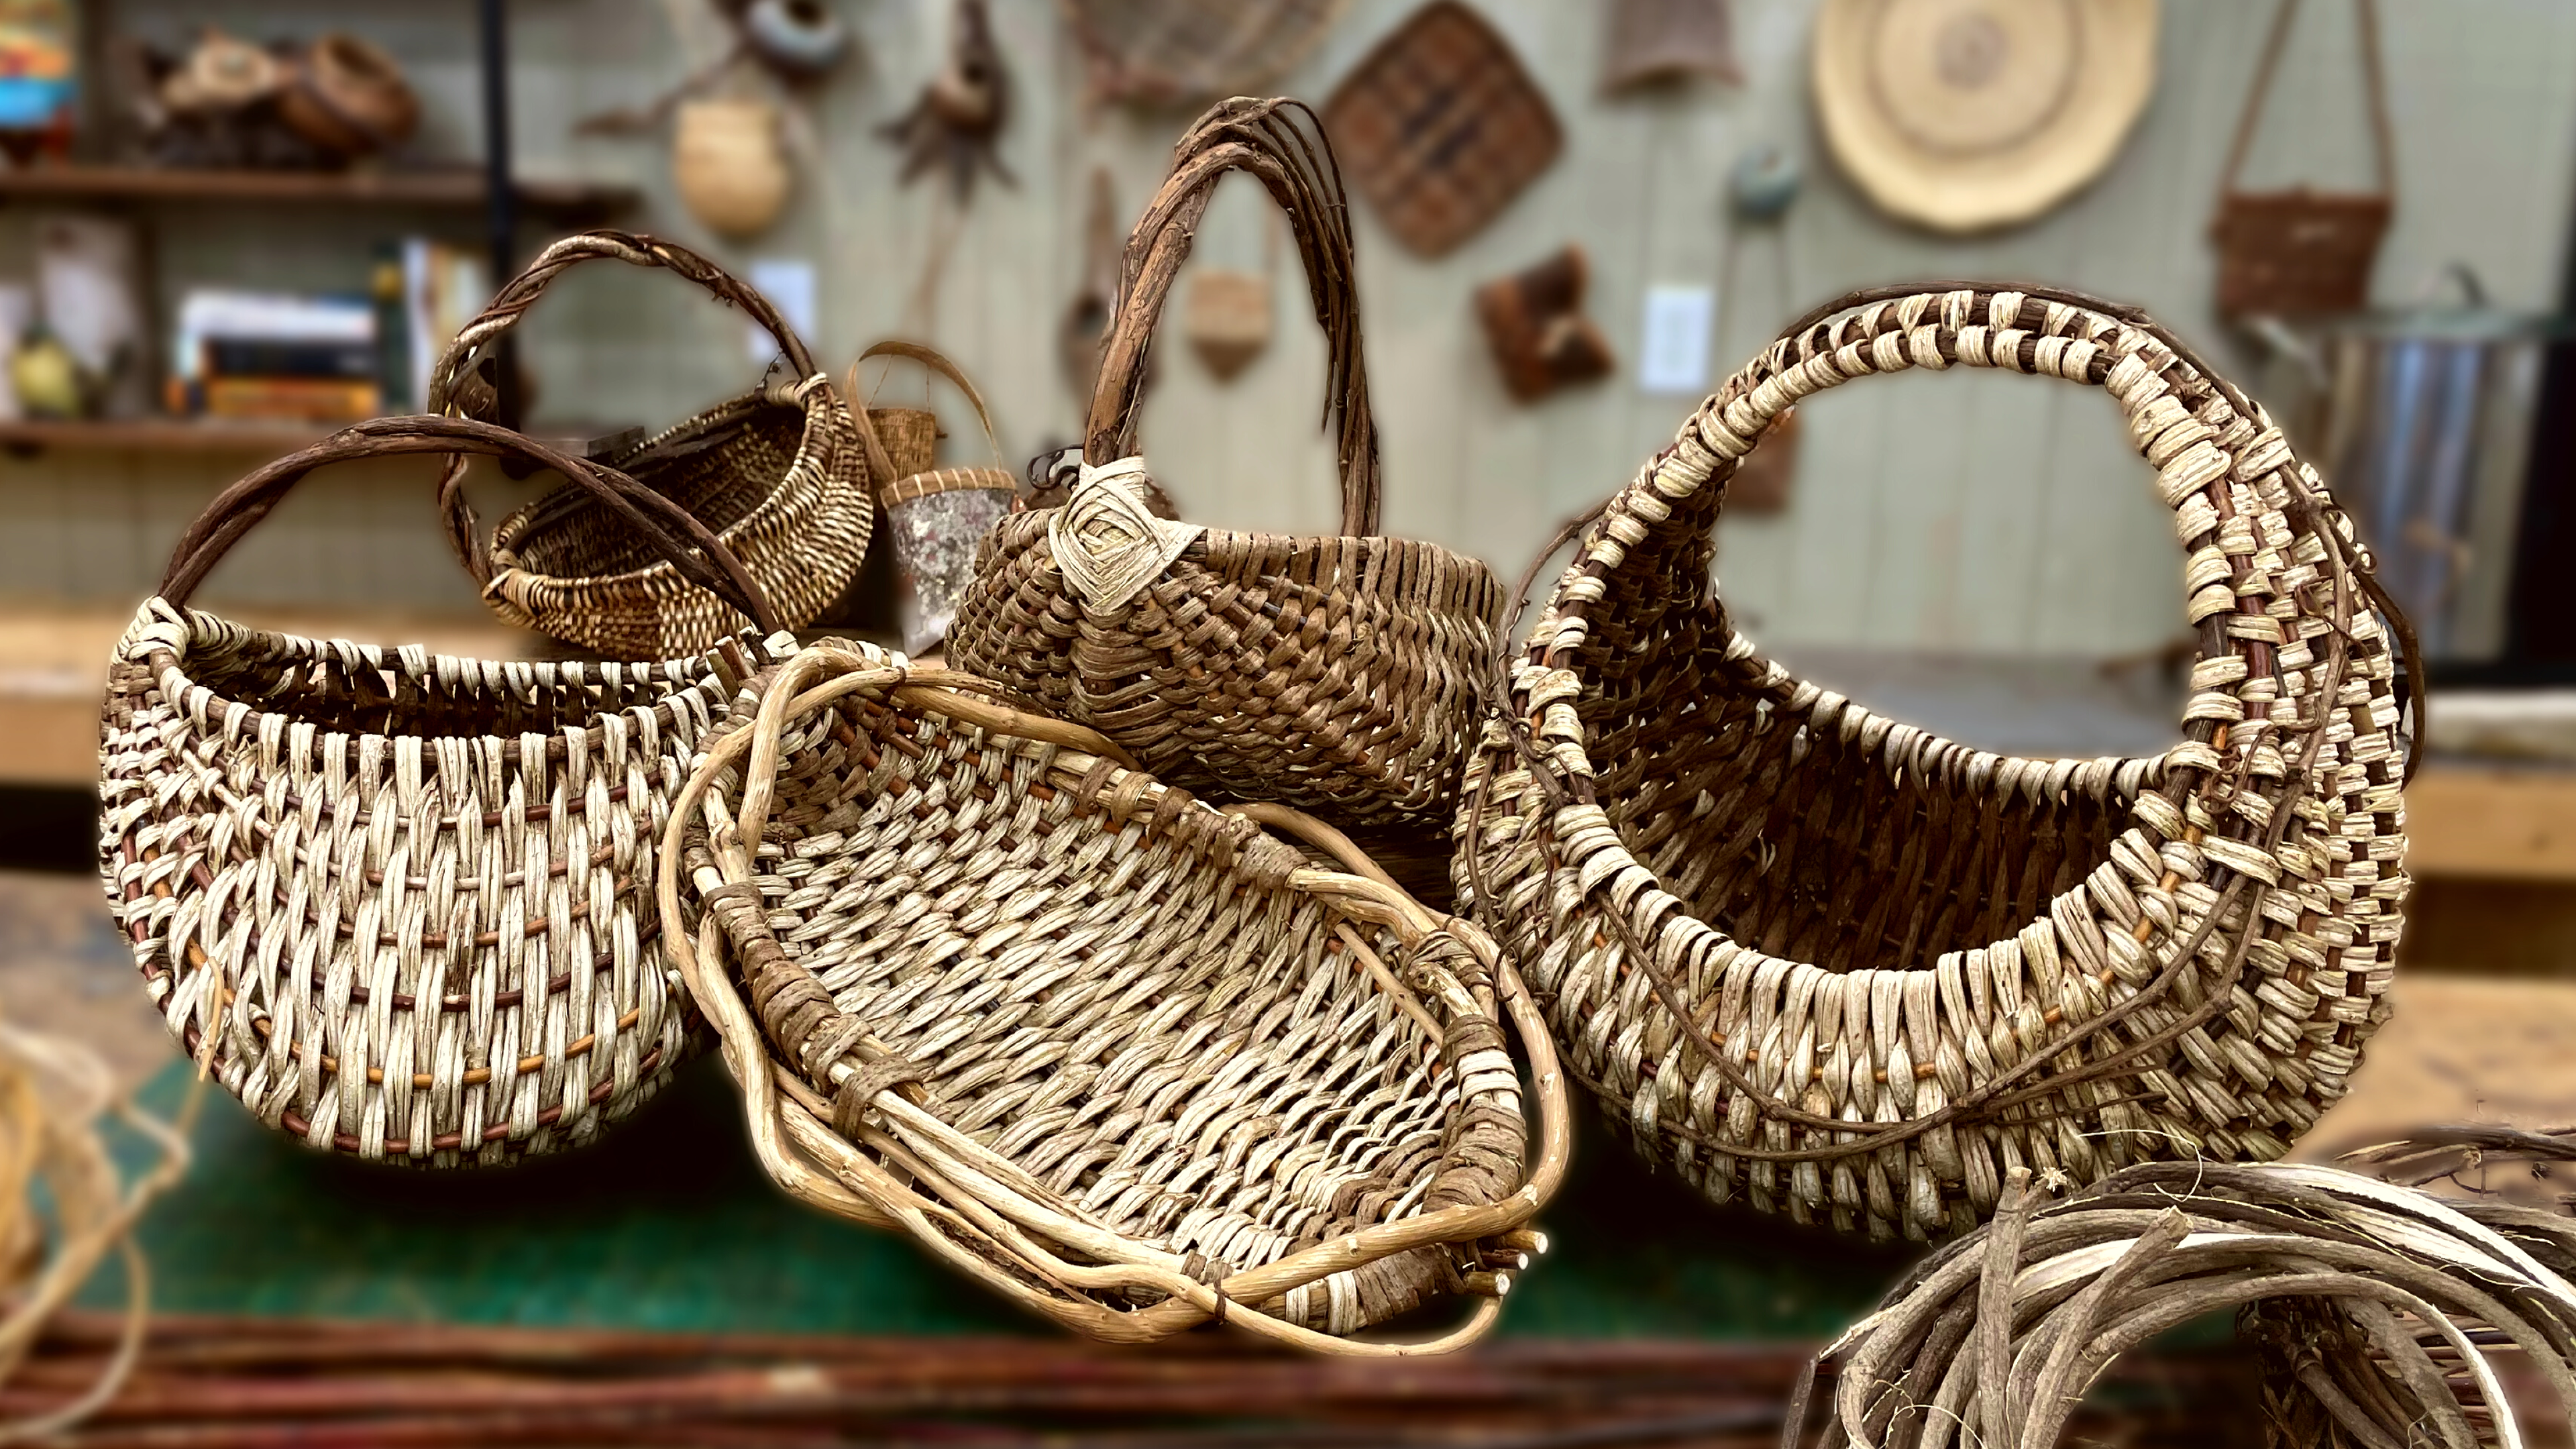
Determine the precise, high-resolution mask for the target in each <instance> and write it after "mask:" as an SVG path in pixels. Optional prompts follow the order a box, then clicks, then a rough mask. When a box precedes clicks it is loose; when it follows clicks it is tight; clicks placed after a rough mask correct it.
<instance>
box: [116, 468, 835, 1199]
mask: <svg viewBox="0 0 2576 1449" xmlns="http://www.w3.org/2000/svg"><path fill="white" fill-rule="evenodd" d="M416 453H426V454H448V455H451V456H455V455H462V454H488V455H493V456H501V457H518V458H522V459H525V460H527V461H529V462H532V463H535V464H537V465H539V466H541V467H548V468H553V469H556V470H558V471H560V472H561V473H562V474H563V475H564V476H565V477H566V478H567V479H569V480H571V486H573V487H576V488H579V489H582V490H583V491H585V492H587V493H589V494H591V495H592V496H594V497H596V498H597V499H599V501H600V504H601V507H602V509H603V510H604V511H605V512H606V513H607V514H608V515H609V516H612V517H616V518H618V519H619V520H620V521H621V522H623V523H624V524H625V525H626V526H628V527H631V528H633V529H635V530H636V533H637V536H638V537H639V538H641V539H643V540H645V541H646V542H647V543H648V544H649V545H650V546H651V547H653V548H655V549H656V550H659V551H662V552H663V553H664V555H665V556H666V557H668V558H669V559H670V560H671V562H672V565H673V568H674V571H675V572H676V573H678V574H679V575H680V576H682V577H685V578H688V579H690V580H692V581H693V585H694V586H699V587H705V588H708V589H711V590H713V591H714V593H715V594H716V596H718V597H722V598H723V599H725V600H726V601H727V603H728V606H729V607H731V608H733V609H735V610H738V611H740V612H741V613H743V614H745V615H747V616H748V617H751V618H753V619H758V620H762V621H763V627H764V628H765V627H766V623H767V616H768V605H767V604H766V602H764V601H763V600H762V598H761V596H760V593H759V589H758V587H757V586H756V585H754V584H753V583H751V581H750V579H749V575H748V574H747V573H746V572H745V571H744V570H743V568H742V566H741V564H740V563H739V562H738V561H736V560H734V559H732V558H731V557H730V556H729V555H728V554H727V553H726V551H725V548H724V546H723V544H722V543H720V542H719V541H718V540H717V539H716V537H715V536H714V535H713V534H712V533H710V532H708V531H707V529H706V528H705V527H703V526H702V525H700V524H698V523H697V521H696V520H694V519H692V518H691V517H689V515H688V514H687V513H686V512H685V511H684V510H682V509H680V508H678V507H677V506H676V505H674V504H672V503H671V502H670V501H669V500H668V499H665V498H663V497H661V496H660V495H659V494H657V493H655V492H653V491H652V490H651V489H649V488H645V487H643V486H641V485H639V484H637V483H635V482H633V481H632V480H630V479H627V478H623V477H621V476H619V475H618V474H616V473H615V472H614V471H612V470H609V469H606V468H601V467H598V466H596V465H592V464H587V463H584V462H582V461H581V460H579V459H576V458H570V457H566V456H563V455H561V454H558V453H555V452H553V451H552V450H550V449H547V448H545V447H543V446H541V445H539V444H536V443H532V442H530V441H529V440H527V439H525V438H522V437H520V436H519V435H518V434H516V433H511V432H508V431H505V430H503V429H500V428H495V427H490V426H488V425H485V424H482V423H476V422H470V421H465V420H462V419H450V418H436V417H424V418H387V419H380V420H377V421H375V422H369V423H362V424H359V425H358V426H356V427H354V428H350V429H348V430H346V431H344V432H341V433H339V434H336V435H334V436H333V437H331V438H329V439H327V440H325V441H323V442H322V443H319V444H317V445H315V446H313V447H311V448H307V449H305V450H304V451H302V452H299V453H295V454H293V455H290V456H288V457H286V458H283V459H280V460H279V461H277V462H275V463H272V464H269V465H268V466H267V467H265V468H262V469H260V470H259V471H258V472H256V473H254V474H252V475H251V476H250V477H248V478H245V479H243V480H242V481H241V482H239V483H236V484H234V485H233V486H232V487H231V488H229V489H227V490H226V491H225V492H224V493H223V494H222V496H220V497H218V498H217V499H216V500H215V501H214V503H212V504H211V505H209V506H208V508H207V509H206V511H205V513H204V514H203V515H201V516H200V517H199V518H198V519H197V520H196V522H195V523H193V524H191V525H190V526H189V528H188V530H187V532H186V533H185V534H184V535H183V536H182V537H181V539H180V541H179V545H178V548H177V549H176V550H175V551H174V552H173V554H172V556H171V560H170V568H169V572H168V573H167V574H166V575H165V576H164V580H163V582H162V585H161V587H160V589H159V591H158V592H157V593H156V594H155V595H154V596H153V597H152V598H151V599H150V600H148V601H146V602H145V603H144V605H143V606H142V608H141V609H140V610H138V611H137V612H136V614H135V616H134V622H133V624H132V625H131V626H129V627H128V628H127V630H126V632H125V637H124V638H123V640H122V641H120V642H119V644H118V645H117V650H116V655H115V659H114V661H113V662H112V664H111V665H110V667H109V671H108V684H107V698H106V706H105V710H104V716H105V719H104V730H103V734H102V738H101V742H100V746H99V812H100V824H99V853H100V861H99V872H100V876H101V879H102V882H103V883H104V884H105V886H106V888H107V896H108V904H109V907H110V909H111V911H112V912H113V914H114V917H115V920H116V925H117V929H118V931H119V932H120V933H121V934H122V935H123V936H124V937H125V938H126V940H127V942H128V944H129V945H131V946H132V948H133V951H134V960H135V964H136V966H137V967H138V968H140V969H141V971H142V973H143V979H144V984H145V986H146V987H147V989H148V990H149V991H150V993H151V997H152V1001H153V1004H154V1005H155V1007H157V1008H158V1009H159V1010H160V1012H161V1014H162V1017H163V1019H164V1020H165V1022H166V1023H167V1024H168V1026H169V1028H170V1033H171V1035H172V1036H173V1037H175V1038H177V1039H178V1041H179V1043H180V1045H181V1047H182V1049H183V1050H185V1051H186V1052H187V1053H188V1055H189V1056H191V1057H192V1058H195V1059H196V1060H197V1061H198V1062H199V1063H200V1064H201V1066H202V1068H203V1069H204V1070H205V1071H207V1072H208V1073H210V1074H211V1075H212V1076H214V1077H215V1079H216V1080H218V1081H220V1082H221V1083H223V1085H224V1087H225V1089H226V1090H228V1091H230V1092H232V1093H233V1095H235V1096H237V1097H239V1098H241V1100H242V1102H243V1104H244V1105H245V1106H247V1107H249V1108H250V1110H251V1111H252V1112H253V1113H254V1114H255V1115H256V1116H258V1117H259V1119H260V1120H261V1121H263V1122H265V1123H267V1124H268V1125H270V1126H271V1127H274V1128H277V1129H279V1130H281V1131H284V1132H286V1133H288V1134H290V1135H292V1136H296V1137H300V1138H302V1139H303V1140H304V1141H305V1142H306V1143H307V1144H309V1145H311V1146H313V1147H317V1148H323V1149H330V1150H337V1151H340V1152H345V1153H350V1154H353V1155H355V1156H358V1157H362V1158H367V1159H370V1160H380V1161H391V1162H404V1163H413V1164H420V1165H425V1166H435V1167H461V1166H472V1165H498V1164H503V1163H508V1162H514V1161H517V1160H518V1159H520V1158H522V1157H525V1156H529V1155H533V1154H537V1153H544V1152H551V1151H555V1150H558V1149H561V1148H566V1147H572V1146H577V1145H579V1144H581V1143H584V1142H587V1141H589V1140H591V1139H592V1138H594V1137H596V1136H597V1135H598V1134H599V1132H600V1131H601V1130H602V1128H603V1127H604V1126H605V1125H606V1124H608V1123H610V1122H613V1121H616V1120H617V1119H619V1118H621V1117H624V1116H625V1115H627V1114H628V1113H629V1112H632V1111H633V1110H634V1109H635V1107H636V1106H637V1105H638V1104H640V1103H642V1102H643V1101H644V1100H645V1099H646V1098H648V1097H650V1096H651V1095H652V1094H653V1093H654V1092H655V1091H656V1090H658V1089H659V1088H660V1086H661V1085H662V1083H663V1082H664V1081H665V1080H667V1079H668V1077H669V1076H670V1073H671V1069H672V1067H673V1066H674V1065H675V1064H676V1063H677V1062H678V1061H679V1059H680V1058H681V1057H682V1056H683V1055H684V1054H685V1053H686V1052H687V1051H688V1050H689V1049H690V1046H691V1044H692V1042H693V1040H694V1039H695V1036H696V1033H694V1032H693V1030H692V1027H691V1025H690V1022H691V1019H692V1016H693V1013H692V1012H691V1011H690V1009H689V1004H688V1001H687V998H686V997H685V995H683V994H681V993H680V992H679V991H678V989H677V987H676V986H675V984H674V983H673V981H672V980H671V977H670V974H669V971H668V969H667V967H666V966H665V964H664V960H663V946H662V942H661V940H660V932H659V926H658V921H659V914H658V912H657V911H656V909H655V903H654V896H653V865H654V861H655V858H656V856H655V852H656V851H657V850H658V849H659V848H660V845H661V839H662V826H663V823H664V820H665V817H666V814H667V809H668V806H669V803H670V798H671V792H673V791H674V790H677V789H678V788H679V786H680V784H681V782H682V781H683V780H684V779H685V778H686V773H687V771H686V765H687V762H688V760H689V758H690V757H691V755H692V754H693V753H694V751H695V747H696V742H697V739H698V736H699V734H700V732H701V731H703V730H704V729H705V728H706V727H707V726H708V724H709V722H710V721H711V720H712V719H716V718H721V717H722V716H723V714H724V712H725V709H726V707H727V704H728V703H729V701H730V700H731V698H732V696H733V694H734V691H735V688H736V686H737V684H738V683H739V682H740V681H741V680H742V679H744V678H746V677H747V676H748V675H749V674H750V673H751V672H752V671H753V670H754V669H756V668H758V667H761V666H762V665H765V664H767V663H769V662H770V661H771V659H772V658H774V657H782V656H783V654H784V652H785V651H786V650H787V649H789V648H792V640H791V639H790V638H789V636H787V635H784V634H773V635H771V636H770V638H771V640H772V642H771V643H770V644H767V645H764V644H762V643H761V642H760V640H761V638H762V636H761V635H760V634H757V633H755V634H748V635H745V636H742V637H741V638H739V639H728V640H725V641H723V643H722V644H721V645H720V646H719V648H718V649H717V650H716V651H714V652H712V653H710V654H707V655H701V656H696V657H690V658H682V659H673V660H667V661H659V662H642V663H608V664H579V663H563V664H537V663H527V662H524V661H520V660H494V659H460V658H451V657H447V656H444V655H436V656H434V655H431V654H429V653H428V652H427V651H426V650H424V649H421V648H419V647H418V646H412V647H408V648H400V649H387V648H381V647H378V646H376V645H372V644H353V643H350V642H348V641H346V640H314V639H299V638H295V637H293V636H290V635H284V634H274V633H269V632H266V631H263V630H258V629H252V628H246V627H244V626H242V625H239V624H235V623H231V622H228V621H226V620H224V619H220V618H217V617H215V616H214V615H211V614H206V613H201V612H198V611H196V610H192V609H190V608H188V607H187V603H188V598H189V596H190V595H191V594H192V593H193V592H194V591H195V589H196V587H197V585H198V584H199V583H200V582H201V581H203V580H204V578H205V576H206V574H207V572H208V571H209V570H211V569H212V568H213V567H214V565H215V563H216V562H217V560H219V559H220V558H221V557H222V556H223V555H224V553H225V552H226V551H227V550H228V549H230V548H231V547H232V545H233V544H234V543H235V542H237V541H238V540H239V539H240V538H241V537H242V535H243V534H245V533H247V532H248V531H249V530H250V529H251V528H252V527H253V526H254V525H256V524H257V523H258V522H259V521H260V520H261V519H262V518H264V517H265V516H267V514H268V512H269V510H270V509H271V508H273V507H274V506H275V505H276V504H277V502H278V501H279V500H280V499H282V498H283V497H284V496H285V495H286V494H287V492H288V491H289V490H290V489H292V488H293V487H294V486H295V485H296V483H298V482H300V481H301V480H302V479H303V478H304V477H305V476H306V475H307V474H309V473H311V472H313V471H314V470H315V469H317V468H321V467H324V466H326V465H329V464H332V463H338V462H344V461H349V460H354V459H362V458H377V457H387V456H395V455H402V454H416ZM450 503H451V507H452V509H453V510H455V512H453V513H452V515H451V526H452V527H458V528H460V529H462V530H463V531H464V532H465V533H467V534H468V535H470V534H471V532H472V528H473V524H472V515H471V514H470V512H465V511H463V504H462V502H461V500H458V499H456V498H455V496H454V494H453V493H452V492H451V494H450Z"/></svg>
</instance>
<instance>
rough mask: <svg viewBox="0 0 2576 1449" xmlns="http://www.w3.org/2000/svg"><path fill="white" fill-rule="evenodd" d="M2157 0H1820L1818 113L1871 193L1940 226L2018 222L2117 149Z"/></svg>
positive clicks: (2152, 32) (1972, 227)
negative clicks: (1823, 4) (1823, 1)
mask: <svg viewBox="0 0 2576 1449" xmlns="http://www.w3.org/2000/svg"><path fill="white" fill-rule="evenodd" d="M2156 5H2157V0H1825V7H1824V10H1823V11H1822V12H1821V13H1820V14H1819V15H1818V16H1817V17H1816V38H1815V94H1816V113H1817V116H1818V119H1819V120H1820V121H1821V122H1822V124H1823V129H1824V133H1825V139H1826V140H1827V141H1828V142H1829V143H1830V144H1831V145H1832V147H1833V151H1834V156H1835V158H1836V159H1837V160H1839V161H1840V162H1841V163H1842V165H1843V169H1844V170H1846V171H1848V172H1849V173H1851V176H1852V179H1853V180H1854V181H1856V182H1858V183H1859V184H1860V187H1861V189H1862V190H1863V191H1865V192H1867V193H1869V196H1870V198H1871V199H1872V200H1874V201H1876V202H1877V203H1878V204H1879V205H1880V206H1881V207H1883V208H1885V209H1886V210H1887V211H1888V212H1890V213H1891V214H1893V215H1896V216H1899V217H1902V218H1904V219H1905V220H1907V221H1912V222H1919V223H1921V224H1922V225H1924V226H1928V227H1931V228H1932V229H1934V230H1936V231H1949V232H1968V231H1979V230H1983V229H1985V228H1987V227H1995V226H2005V225H2009V224H2011V223H2013V222H2019V221H2028V220H2029V219H2031V218H2032V217H2035V216H2038V215H2039V214H2041V213H2042V212H2045V211H2047V210H2048V209H2049V208H2050V207H2053V206H2055V205H2057V204H2058V203H2059V202H2061V201H2063V200H2065V199H2066V198H2067V197H2068V196H2070V195H2072V194H2074V192H2075V191H2076V190H2077V189H2078V188H2080V187H2082V186H2083V185H2084V184H2085V183H2086V182H2088V181H2091V180H2092V179H2093V178H2094V177H2095V176H2097V175H2099V174H2100V173H2101V171H2102V169H2103V168H2104V167H2106V166H2108V165H2109V164H2110V163H2111V158H2112V157H2113V156H2114V155H2116V154H2117V153H2118V152H2119V149H2120V142H2121V140H2122V138H2124V137H2126V136H2127V135H2128V133H2129V128H2130V126H2131V125H2132V124H2133V123H2135V122H2136V120H2137V118H2138V114H2139V112H2140V111H2142V110H2144V109H2145V108H2146V103H2147V95H2148V92H2150V91H2151V90H2153V89H2154V86H2155V73H2156V16H2157V10H2156Z"/></svg>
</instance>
